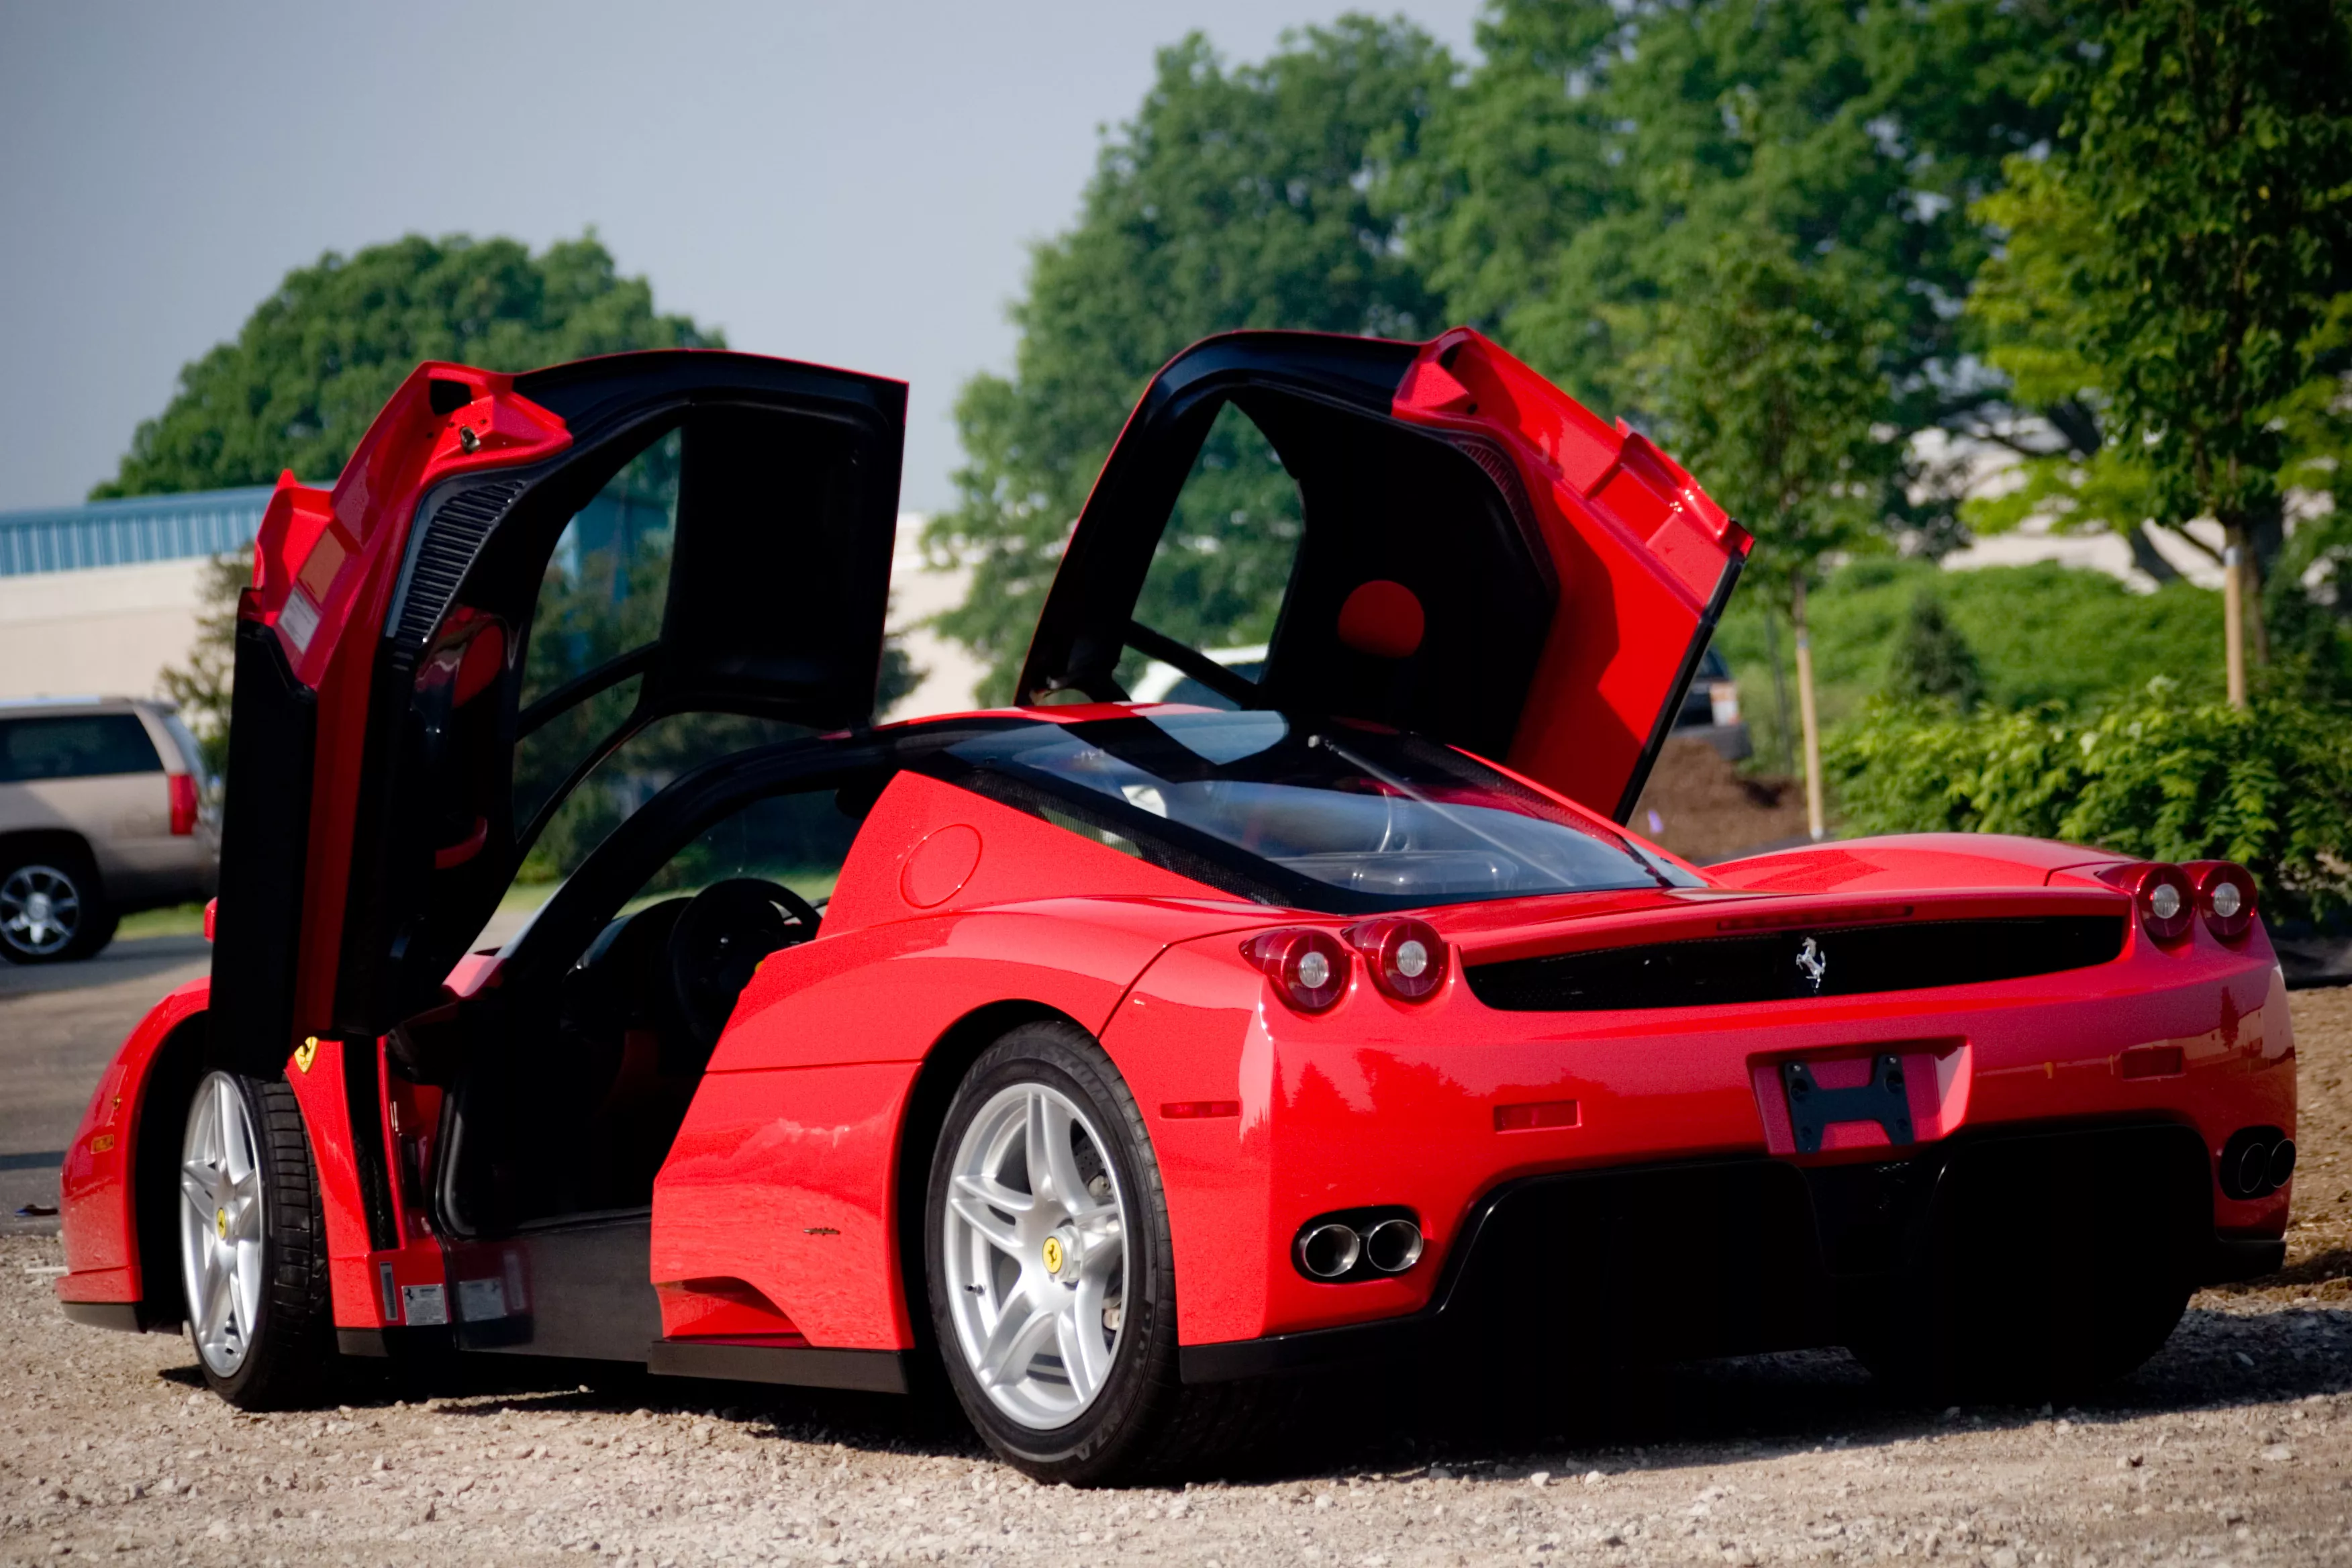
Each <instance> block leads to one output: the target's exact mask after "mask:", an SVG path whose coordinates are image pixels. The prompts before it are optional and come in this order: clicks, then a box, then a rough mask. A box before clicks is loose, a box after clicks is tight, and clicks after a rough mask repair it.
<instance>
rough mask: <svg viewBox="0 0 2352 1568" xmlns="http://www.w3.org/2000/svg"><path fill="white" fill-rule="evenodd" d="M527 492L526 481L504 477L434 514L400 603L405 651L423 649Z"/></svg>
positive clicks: (399, 636) (398, 631) (398, 632)
mask: <svg viewBox="0 0 2352 1568" xmlns="http://www.w3.org/2000/svg"><path fill="white" fill-rule="evenodd" d="M521 493H522V481H521V480H520V479H503V480H499V481H498V482H497V483H494V484H486V485H476V486H475V487H474V488H473V489H468V490H465V491H462V492H460V493H459V494H457V495H454V496H451V497H450V498H449V499H448V500H445V501H443V502H442V503H441V504H440V506H438V507H437V508H436V509H435V510H434V513H433V517H432V520H431V521H428V522H427V523H425V531H424V537H423V538H421V539H419V540H418V541H417V543H416V562H415V566H414V567H413V568H412V569H411V570H410V572H409V574H408V592H407V593H406V594H405V595H403V596H402V599H401V602H400V620H399V622H398V624H397V625H396V626H394V629H393V636H394V639H395V640H396V641H398V643H399V644H400V646H401V647H405V648H411V649H414V648H420V647H424V646H425V638H427V637H431V636H432V635H433V628H434V627H436V626H439V625H440V624H441V616H443V614H444V613H446V611H447V610H448V608H449V601H450V599H451V598H453V597H455V596H456V595H457V584H459V583H460V582H462V581H463V580H464V578H465V575H466V569H467V567H469V566H471V565H472V564H473V563H474V557H475V556H476V555H477V554H478V553H479V552H480V551H481V548H482V541H484V540H485V539H488V537H489V536H490V530H491V529H493V528H495V527H497V526H498V521H499V519H500V518H502V517H504V516H505V515H506V512H507V508H509V506H512V505H513V504H514V499H515V497H516V496H518V495H520V494H521Z"/></svg>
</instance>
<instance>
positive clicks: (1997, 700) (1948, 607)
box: [1716, 556, 2221, 767]
mask: <svg viewBox="0 0 2352 1568" xmlns="http://www.w3.org/2000/svg"><path fill="white" fill-rule="evenodd" d="M1923 594H1932V595H1935V597H1936V599H1937V603H1938V605H1940V606H1941V609H1942V612H1943V614H1944V616H1945V617H1946V618H1947V619H1948V621H1949V623H1950V625H1951V626H1952V628H1953V629H1954V631H1955V632H1957V633H1958V636H1959V637H1960V638H1961V639H1963V640H1964V641H1965V642H1966V643H1967V644H1968V646H1969V647H1970V648H1971V649H1972V650H1973V651H1974V653H1975V655H1976V658H1977V665H1978V669H1979V674H1980V676H1981V677H1982V679H1983V681H1984V692H1983V698H1982V701H1983V703H1984V705H1985V706H1986V707H1987V708H1989V709H1990V710H1995V711H2000V712H2014V711H2019V710H2032V709H2036V708H2040V707H2042V706H2043V705H2045V704H2051V703H2055V704H2057V705H2059V706H2060V707H2061V708H2062V709H2063V710H2066V711H2068V712H2074V713H2089V712H2095V711H2096V710H2100V709H2102V708H2104V707H2105V706H2107V705H2109V704H2111V703H2114V702H2116V701H2121V700H2127V699H2128V698H2130V697H2131V695H2132V694H2133V693H2135V692H2137V691H2138V690H2139V689H2141V688H2143V687H2144V686H2146V685H2147V681H2148V680H2149V679H2150V678H2151V677H2153V676H2164V677H2167V678H2168V679H2171V680H2172V681H2173V683H2174V686H2175V689H2177V690H2179V692H2180V693H2181V694H2182V696H2183V698H2184V699H2186V700H2196V701H2204V700H2217V701H2218V700H2220V698H2221V670H2220V668H2219V664H2218V661H2217V660H2216V659H2215V658H2213V648H2214V647H2215V646H2216V645H2217V644H2218V643H2219V642H2220V640H2221V598H2220V595H2215V594H2212V593H2209V592H2208V591H2206V590H2205V589H2202V588H2199V587H2195V586H2193V585H2191V584H2188V583H2177V582H2176V583H2168V584H2165V585H2164V586H2163V587H2162V588H2161V589H2159V590H2158V591H2157V592H2155V593H2153V594H2136V593H2134V592H2132V591H2131V590H2130V589H2129V588H2127V587H2126V586H2125V585H2124V584H2121V583H2119V582H2117V581H2116V579H2114V578H2112V577H2109V576H2107V575H2106V574H2105V573H2100V572H2087V571H2082V570H2079V569H2076V568H2073V567H2067V566H2061V565H2057V564H2055V563H2044V564H2041V565H2034V566H1988V567H1982V568H1979V569H1977V570H1974V571H1968V572H1944V571H1939V570H1937V567H1936V565H1935V564H1934V563H1932V562H1927V561H1917V560H1908V561H1906V560H1899V559H1896V558H1895V557H1892V556H1873V557H1866V558H1864V559H1861V560H1856V561H1853V562H1850V563H1847V564H1845V565H1843V566H1842V567H1840V568H1839V569H1838V570H1836V571H1835V572H1832V573H1831V574H1829V575H1828V576H1827V577H1825V578H1824V579H1823V580H1822V584H1821V585H1820V586H1819V587H1818V588H1816V589H1815V590H1814V591H1813V592H1812V594H1811V596H1810V597H1809V598H1808V599H1807V601H1806V614H1807V617H1808V618H1809V619H1810V620H1811V624H1812V632H1813V666H1814V675H1815V679H1816V682H1817V689H1818V692H1819V698H1820V702H1821V711H1822V723H1823V725H1824V726H1825V727H1826V728H1828V729H1830V730H1834V729H1835V728H1836V727H1837V726H1838V725H1839V724H1841V723H1843V722H1845V721H1848V720H1852V719H1855V718H1858V717H1860V716H1861V715H1862V714H1863V713H1864V711H1865V710H1867V709H1868V708H1869V706H1870V703H1871V700H1872V699H1873V698H1874V697H1876V696H1878V695H1880V694H1881V693H1883V692H1885V690H1886V689H1887V687H1888V686H1889V684H1890V683H1891V682H1892V681H1893V679H1895V677H1894V674H1893V669H1894V663H1895V653H1896V649H1897V648H1898V647H1899V646H1900V644H1901V642H1902V639H1903V636H1904V630H1905V627H1906V625H1907V624H1908V622H1909V620H1910V618H1911V614H1912V606H1913V605H1914V604H1915V603H1916V601H1917V600H1918V598H1919V596H1920V595H1923ZM1768 612H1769V605H1768V604H1767V602H1766V601H1765V600H1764V599H1763V598H1762V596H1760V595H1748V594H1747V593H1745V592H1742V593H1741V594H1739V595H1735V596H1734V598H1733V600H1732V604H1731V609H1730V611H1729V613H1728V614H1727V615H1726V616H1725V617H1724V622H1723V626H1722V629H1721V630H1720V631H1719V632H1718V633H1717V636H1716V646H1717V647H1719V648H1721V649H1722V650H1723V653H1724V656H1725V657H1726V658H1727V659H1729V660H1730V663H1731V669H1732V673H1733V674H1734V675H1735V676H1736V677H1737V678H1738V680H1739V682H1740V703H1741V710H1742V712H1743V713H1744V714H1745V716H1746V717H1747V719H1748V722H1749V724H1750V725H1751V726H1752V728H1753V729H1754V731H1755V735H1756V752H1757V757H1758V759H1759V763H1761V764H1763V765H1767V766H1771V767H1778V766H1780V761H1781V759H1782V758H1783V757H1785V756H1786V755H1787V754H1788V750H1787V748H1786V746H1785V745H1784V743H1783V731H1781V730H1780V715H1779V712H1778V710H1777V709H1776V707H1775V705H1774V704H1773V702H1772V700H1771V694H1772V666H1771V662H1770V658H1769V649H1770V647H1771V642H1770V639H1769V638H1768V637H1767V636H1766V634H1765V627H1764V617H1765V616H1766V614H1767V613H1768ZM1779 647H1780V660H1781V666H1782V669H1783V678H1784V679H1793V675H1792V674H1790V668H1791V666H1790V647H1789V634H1788V626H1787V623H1786V619H1785V617H1784V618H1783V620H1782V624H1781V626H1780V634H1779ZM1791 721H1792V722H1793V716H1792V720H1791Z"/></svg>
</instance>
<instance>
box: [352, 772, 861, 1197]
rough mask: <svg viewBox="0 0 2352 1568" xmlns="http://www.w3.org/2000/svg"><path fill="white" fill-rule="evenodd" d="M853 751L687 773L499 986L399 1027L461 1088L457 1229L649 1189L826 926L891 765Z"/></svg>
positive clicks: (656, 800)
mask: <svg viewBox="0 0 2352 1568" xmlns="http://www.w3.org/2000/svg"><path fill="white" fill-rule="evenodd" d="M848 750H851V751H853V752H856V751H859V750H862V749H860V748H849V749H848ZM844 751H845V748H842V747H841V746H840V745H839V744H838V743H837V742H834V743H828V742H821V741H799V742H786V743H784V744H782V745H776V746H770V747H766V748H762V749H761V750H760V751H758V752H750V753H744V754H739V755H736V756H730V757H726V758H722V759H720V760H719V762H717V763H711V764H709V765H708V766H706V767H705V768H702V769H700V770H698V771H696V772H695V773H689V774H688V775H687V776H686V777H684V778H682V779H680V780H678V781H677V782H676V783H675V784H671V785H670V786H669V787H668V788H667V789H665V790H663V791H662V792H661V793H659V794H657V795H655V796H654V797H653V798H652V799H651V800H650V801H648V802H647V803H646V805H644V806H643V807H641V808H640V809H638V810H637V811H636V812H635V813H634V814H633V815H631V816H629V817H628V818H627V819H626V820H625V821H624V822H623V823H622V824H621V825H620V826H619V827H618V828H616V829H615V830H614V833H613V834H612V835H611V837H608V838H606V839H605V841H604V843H603V844H602V845H600V846H599V847H597V848H596V849H595V850H594V851H593V852H592V853H591V854H590V855H589V856H588V857H587V858H586V859H585V860H584V861H583V863H582V865H581V866H580V868H579V869H578V870H576V871H575V872H574V873H573V874H572V876H571V877H570V878H569V879H566V880H565V881H564V883H563V884H562V887H560V888H559V889H557V890H556V891H555V892H554V893H553V894H552V895H551V897H550V898H549V899H548V900H547V902H546V903H545V904H544V905H543V906H541V909H540V910H539V911H538V913H537V914H536V915H535V916H533V917H532V918H531V920H530V923H529V924H528V925H527V926H526V927H525V928H524V929H523V931H520V933H519V934H518V935H517V936H516V937H515V938H514V939H513V940H512V941H511V942H509V943H508V944H507V945H506V947H505V948H504V949H503V951H502V952H501V961H500V970H499V984H498V985H497V986H495V987H492V988H490V989H489V990H488V991H486V992H484V993H482V994H478V996H476V997H474V998H471V999H469V1001H468V1002H467V1004H466V1005H461V1006H460V1007H458V1008H457V1009H454V1010H453V1011H454V1014H455V1016H453V1017H442V1016H428V1018H426V1019H425V1020H419V1021H417V1022H415V1023H412V1024H411V1025H409V1026H404V1028H403V1029H401V1030H399V1031H396V1032H395V1035H394V1054H395V1062H396V1064H398V1065H400V1066H402V1067H403V1068H404V1069H406V1070H408V1071H410V1072H411V1073H412V1075H413V1076H415V1077H418V1078H421V1079H425V1080H426V1081H441V1082H444V1083H446V1085H447V1086H448V1088H449V1089H450V1090H451V1091H452V1092H451V1094H450V1097H449V1100H448V1105H447V1109H446V1111H445V1121H444V1127H443V1137H444V1144H443V1147H444V1155H443V1158H442V1159H441V1161H440V1172H441V1179H440V1190H439V1194H438V1198H439V1205H438V1206H439V1208H440V1210H441V1213H442V1216H443V1218H444V1220H445V1222H446V1223H447V1224H448V1225H449V1226H451V1228H452V1229H453V1230H454V1231H455V1232H456V1233H457V1234H458V1235H461V1236H467V1237H490V1236H499V1235H510V1234H513V1233H515V1232H517V1231H520V1230H524V1229H528V1228H532V1227H536V1226H546V1225H551V1224H561V1223H564V1222H568V1221H578V1220H584V1219H589V1218H593V1217H604V1216H611V1215H622V1214H627V1213H632V1212H641V1211H643V1210H645V1209H646V1208H648V1207H649V1206H650V1205H651V1204H652V1201H653V1184H654V1178H655V1176H656V1174H657V1173H659V1171H660V1170H661V1167H662V1163H663V1161H664V1160H666V1159H667V1157H668V1154H669V1149H670V1144H671V1142H673V1141H674V1140H675V1139H676V1137H677V1131H678V1128H679V1126H680V1125H681V1124H682V1123H683V1121H684V1120H685V1117H686V1112H687V1108H688V1104H689V1103H691V1101H692V1100H693V1098H694V1093H695V1089H696V1088H697V1087H698V1085H699V1083H700V1082H701V1079H702V1073H703V1069H704V1068H705V1066H706V1065H707V1064H708V1063H709V1059H710V1055H711V1052H712V1050H713V1049H714V1048H715V1047H717V1046H718V1043H719V1034H720V1032H721V1031H722V1030H723V1029H724V1028H725V1027H726V1025H727V1021H728V1019H729V1017H730V1015H731V1014H732V1013H733V1011H734V1007H735V1003H736V1000H737V998H738V997H740V994H742V991H743V987H744V986H745V985H746V984H749V983H750V981H751V975H752V972H753V971H754V970H755V969H756V968H757V967H758V966H759V964H760V963H761V960H763V959H765V958H766V957H768V956H769V955H770V954H771V953H773V952H777V951H779V950H781V949H783V948H787V947H791V946H794V945H797V944H799V943H801V942H808V941H810V940H812V939H814V937H815V935H816V933H817V931H818V929H819V927H820V925H821V924H822V922H823V921H824V904H825V902H826V899H827V895H828V894H829V893H830V891H831V889H832V884H833V879H834V877H835V874H836V873H837V872H838V870H839V868H840V866H841V863H842V860H843V858H845V856H846V855H847V853H848V849H849V845H850V841H851V839H852V837H854V836H855V834H856V828H857V825H858V823H859V822H860V821H861V820H862V819H863V817H864V816H865V815H866V811H867V810H868V809H870V807H871V806H872V805H873V802H874V800H875V799H876V797H877V796H878V795H880V793H881V786H882V784H884V783H885V782H887V778H888V776H889V772H890V769H889V766H888V764H887V763H882V762H880V761H878V760H877V758H875V757H872V756H870V755H849V756H845V755H844Z"/></svg>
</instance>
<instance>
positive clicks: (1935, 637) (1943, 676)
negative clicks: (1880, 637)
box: [1886, 593, 1985, 712]
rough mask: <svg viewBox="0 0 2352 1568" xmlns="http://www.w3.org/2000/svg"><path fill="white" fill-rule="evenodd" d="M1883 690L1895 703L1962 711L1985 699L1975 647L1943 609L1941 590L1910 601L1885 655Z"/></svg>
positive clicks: (1981, 672)
mask: <svg viewBox="0 0 2352 1568" xmlns="http://www.w3.org/2000/svg"><path fill="white" fill-rule="evenodd" d="M1886 692H1887V695H1888V696H1889V697H1891V698H1893V699H1895V700H1896V701H1898V702H1916V701H1940V702H1948V703H1950V704H1951V705H1952V706H1953V707H1954V708H1957V709H1958V710H1960V711H1962V712H1966V711H1968V710H1969V709H1971V708H1974V707H1975V706H1976V705H1977V704H1978V703H1979V702H1980V701H1982V700H1984V692H1985V682H1984V670H1983V668H1982V667H1981V666H1980V665H1979V664H1978V662H1977V650H1976V649H1974V648H1972V647H1969V639H1968V637H1966V636H1964V635H1963V634H1962V633H1961V631H1960V628H1959V627H1958V626H1955V625H1954V624H1953V623H1952V619H1951V617H1950V616H1947V615H1946V614H1945V613H1944V601H1943V597H1942V595H1937V594H1933V593H1926V594H1921V595H1918V596H1917V597H1916V598H1914V599H1913V600H1912V601H1911V610H1910V613H1909V614H1908V615H1906V616H1905V617H1904V621H1903V632H1902V635H1901V637H1899V638H1897V640H1896V641H1895V652H1894V656H1893V657H1892V658H1889V659H1888V660H1887V668H1886Z"/></svg>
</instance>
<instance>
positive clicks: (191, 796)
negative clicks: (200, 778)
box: [164, 773, 196, 838]
mask: <svg viewBox="0 0 2352 1568" xmlns="http://www.w3.org/2000/svg"><path fill="white" fill-rule="evenodd" d="M164 779H165V782H166V783H167V784H170V786H171V790H172V833H173V837H179V838H185V837H187V836H188V835H189V834H191V833H194V831H195V830H196V775H195V774H194V773H167V774H165V775H164Z"/></svg>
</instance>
